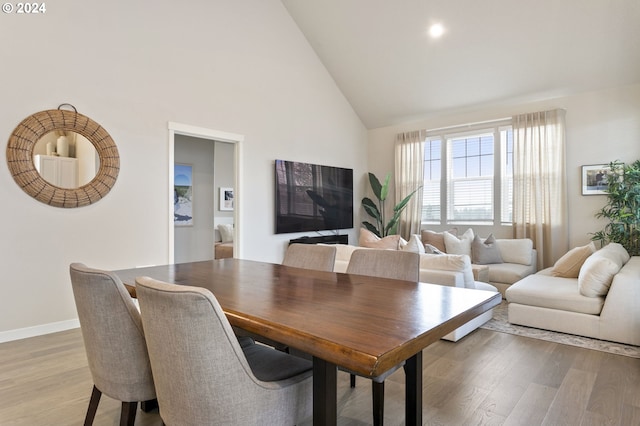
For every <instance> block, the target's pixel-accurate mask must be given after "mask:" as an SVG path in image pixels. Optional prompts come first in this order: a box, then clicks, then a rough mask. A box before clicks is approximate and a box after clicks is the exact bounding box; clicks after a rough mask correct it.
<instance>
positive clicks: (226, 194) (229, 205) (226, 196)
mask: <svg viewBox="0 0 640 426" xmlns="http://www.w3.org/2000/svg"><path fill="white" fill-rule="evenodd" d="M219 206H220V210H233V188H223V187H220V204H219Z"/></svg>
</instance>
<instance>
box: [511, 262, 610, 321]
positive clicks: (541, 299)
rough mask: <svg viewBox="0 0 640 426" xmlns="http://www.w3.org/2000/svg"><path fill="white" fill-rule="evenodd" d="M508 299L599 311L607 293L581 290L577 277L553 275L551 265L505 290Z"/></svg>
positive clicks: (588, 311) (592, 313) (526, 303)
mask: <svg viewBox="0 0 640 426" xmlns="http://www.w3.org/2000/svg"><path fill="white" fill-rule="evenodd" d="M506 297H507V300H508V301H509V303H518V304H521V305H529V306H538V307H541V308H549V309H558V310H561V311H569V312H579V313H583V314H590V315H599V314H600V311H602V307H603V306H604V297H586V296H583V295H582V294H580V292H579V291H578V287H577V285H576V279H575V278H563V277H554V276H552V275H551V272H550V270H549V269H547V270H545V271H541V272H538V273H537V274H533V275H529V276H528V277H525V278H523V279H522V280H520V281H518V282H517V283H515V284H513V285H512V286H510V287H509V288H508V289H507V291H506Z"/></svg>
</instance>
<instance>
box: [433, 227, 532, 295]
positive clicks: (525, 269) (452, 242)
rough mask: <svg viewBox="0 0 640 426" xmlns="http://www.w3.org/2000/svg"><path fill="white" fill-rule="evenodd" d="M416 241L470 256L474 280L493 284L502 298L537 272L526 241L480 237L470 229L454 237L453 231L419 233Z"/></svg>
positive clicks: (455, 234)
mask: <svg viewBox="0 0 640 426" xmlns="http://www.w3.org/2000/svg"><path fill="white" fill-rule="evenodd" d="M420 239H421V241H422V243H423V244H424V245H425V247H427V248H431V250H434V249H435V250H436V251H439V252H443V253H448V254H467V255H469V256H470V257H471V259H472V263H473V270H474V273H475V276H476V279H477V280H479V281H486V282H488V283H490V284H492V285H494V286H495V287H496V288H497V289H498V290H499V291H500V293H502V296H503V297H504V296H505V291H506V289H507V288H509V286H511V285H512V284H513V283H515V282H517V281H519V280H521V279H522V278H524V277H526V276H528V275H531V274H534V273H535V272H536V271H537V261H538V253H537V252H536V250H535V249H534V248H533V241H532V240H531V239H529V238H522V239H515V238H513V239H511V238H502V239H500V238H498V239H494V238H493V236H492V235H489V236H488V237H487V238H481V237H479V236H478V235H475V234H474V232H473V230H472V229H471V228H469V229H467V230H466V231H465V233H464V234H462V235H458V234H457V230H456V229H451V230H449V231H444V232H434V231H429V230H426V229H425V230H422V231H421V233H420Z"/></svg>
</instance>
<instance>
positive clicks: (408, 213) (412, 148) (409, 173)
mask: <svg viewBox="0 0 640 426" xmlns="http://www.w3.org/2000/svg"><path fill="white" fill-rule="evenodd" d="M425 139H426V132H425V131H424V130H416V131H413V132H408V133H399V134H398V135H397V136H396V167H395V181H396V183H395V187H396V191H395V203H394V205H397V204H398V203H399V202H400V201H402V200H403V199H404V198H405V197H406V196H407V195H409V194H411V192H413V191H415V190H416V188H420V189H419V190H418V192H416V193H415V194H414V195H413V197H411V201H410V202H409V204H407V207H406V208H405V210H404V212H403V213H402V216H401V217H400V221H399V225H398V233H399V234H400V236H402V238H404V239H405V240H407V241H408V240H409V238H411V235H413V234H419V233H420V222H421V219H422V185H423V169H424V141H425Z"/></svg>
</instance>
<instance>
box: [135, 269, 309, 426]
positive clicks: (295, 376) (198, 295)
mask: <svg viewBox="0 0 640 426" xmlns="http://www.w3.org/2000/svg"><path fill="white" fill-rule="evenodd" d="M136 292H137V295H138V299H139V302H140V311H141V314H142V323H143V325H144V329H145V334H146V339H147V346H148V348H149V357H150V360H151V366H152V368H153V372H154V378H155V382H156V389H157V394H158V405H159V407H160V416H161V417H162V420H163V421H164V422H165V423H166V424H168V425H177V424H180V425H185V426H189V425H193V426H196V425H198V426H199V425H205V424H206V425H217V424H220V425H227V424H239V425H240V424H241V425H259V424H296V423H299V422H300V421H301V420H303V419H305V418H307V417H309V416H310V415H311V414H312V364H311V363H310V362H309V361H307V360H303V359H300V358H296V357H294V356H292V355H289V354H286V353H283V352H280V351H277V350H275V349H273V348H269V347H267V346H264V345H260V344H256V343H254V344H252V345H245V346H241V345H240V344H239V343H238V340H237V339H236V336H235V335H234V333H233V330H232V329H231V325H230V323H229V321H228V320H227V317H226V316H225V313H224V312H223V310H222V308H221V306H220V305H219V303H218V301H217V299H216V298H215V296H214V295H213V294H212V293H211V292H210V291H209V290H207V289H203V288H199V287H191V286H184V285H176V284H169V283H165V282H161V281H157V280H154V279H152V278H148V277H139V278H137V279H136Z"/></svg>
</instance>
